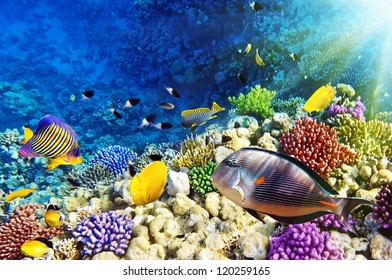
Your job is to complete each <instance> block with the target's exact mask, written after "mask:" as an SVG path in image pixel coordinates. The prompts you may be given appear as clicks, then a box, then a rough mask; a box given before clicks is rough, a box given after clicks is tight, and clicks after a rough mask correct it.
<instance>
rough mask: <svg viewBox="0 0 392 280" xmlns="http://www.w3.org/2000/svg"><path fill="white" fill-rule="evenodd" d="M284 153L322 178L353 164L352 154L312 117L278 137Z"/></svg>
mask: <svg viewBox="0 0 392 280" xmlns="http://www.w3.org/2000/svg"><path fill="white" fill-rule="evenodd" d="M280 145H281V147H282V148H283V150H284V151H285V152H286V153H287V154H289V155H293V156H294V157H295V158H297V159H299V160H300V161H302V162H303V163H305V164H306V165H308V166H309V167H310V168H312V169H313V170H314V171H316V172H317V173H318V174H320V175H321V176H322V177H323V178H327V177H328V174H329V173H330V172H331V171H332V170H334V169H335V168H338V167H340V166H341V165H342V164H343V163H346V164H352V163H353V162H354V160H355V153H354V152H352V151H351V150H350V149H349V148H348V147H347V146H344V145H342V144H339V143H338V139H337V137H336V131H335V129H333V128H330V127H329V126H328V125H326V124H324V123H317V121H316V120H313V119H312V118H309V117H307V118H304V119H300V120H297V121H296V122H295V125H294V127H293V128H292V129H291V130H290V131H289V132H287V133H285V134H283V135H282V137H281V138H280Z"/></svg>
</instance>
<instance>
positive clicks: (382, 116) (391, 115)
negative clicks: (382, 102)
mask: <svg viewBox="0 0 392 280" xmlns="http://www.w3.org/2000/svg"><path fill="white" fill-rule="evenodd" d="M374 119H375V120H379V121H383V122H388V123H392V112H380V113H378V114H377V115H375V116H374Z"/></svg>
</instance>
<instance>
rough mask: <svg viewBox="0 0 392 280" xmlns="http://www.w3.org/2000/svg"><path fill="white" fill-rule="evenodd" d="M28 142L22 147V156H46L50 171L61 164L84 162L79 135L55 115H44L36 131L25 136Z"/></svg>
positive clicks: (20, 152)
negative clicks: (81, 155)
mask: <svg viewBox="0 0 392 280" xmlns="http://www.w3.org/2000/svg"><path fill="white" fill-rule="evenodd" d="M24 140H25V141H26V143H25V144H24V145H23V146H22V147H21V148H20V150H19V154H20V156H21V157H41V156H42V157H46V158H48V166H47V168H46V171H50V170H53V169H55V168H56V167H58V166H59V165H68V164H78V163H81V162H82V158H81V157H80V150H79V144H78V135H77V134H76V133H75V131H74V130H73V128H72V127H71V126H69V125H68V124H67V123H65V122H64V121H62V120H60V119H58V118H56V117H55V116H53V115H46V116H44V117H43V118H42V119H41V120H40V121H39V122H38V125H37V129H36V131H35V132H34V133H33V134H32V135H31V133H28V134H27V135H26V133H25V136H24Z"/></svg>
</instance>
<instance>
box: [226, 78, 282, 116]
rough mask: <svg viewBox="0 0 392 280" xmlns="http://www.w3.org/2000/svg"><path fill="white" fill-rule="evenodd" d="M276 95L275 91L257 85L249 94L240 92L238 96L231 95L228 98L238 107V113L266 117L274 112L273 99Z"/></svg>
mask: <svg viewBox="0 0 392 280" xmlns="http://www.w3.org/2000/svg"><path fill="white" fill-rule="evenodd" d="M275 95H276V92H275V91H269V90H267V89H265V88H261V87H260V85H256V86H255V87H254V88H251V90H250V91H249V92H248V94H247V95H245V94H243V93H240V95H239V96H238V98H236V97H235V96H229V97H228V100H229V102H230V103H232V104H233V105H234V106H235V107H236V113H237V114H242V115H250V116H254V117H258V118H262V119H265V118H267V117H269V116H271V115H272V114H273V113H274V110H273V109H272V108H271V100H272V98H274V96H275Z"/></svg>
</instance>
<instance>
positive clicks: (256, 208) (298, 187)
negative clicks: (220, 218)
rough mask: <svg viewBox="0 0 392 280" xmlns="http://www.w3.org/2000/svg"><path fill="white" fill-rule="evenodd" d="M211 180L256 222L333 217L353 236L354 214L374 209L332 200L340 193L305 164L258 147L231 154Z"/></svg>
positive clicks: (362, 201) (351, 201) (353, 201)
mask: <svg viewBox="0 0 392 280" xmlns="http://www.w3.org/2000/svg"><path fill="white" fill-rule="evenodd" d="M211 180H212V184H213V185H214V186H215V187H216V188H217V189H218V190H219V192H220V193H222V194H223V195H225V196H226V197H227V198H229V199H230V200H232V201H233V202H235V203H236V204H238V205H240V206H241V207H243V208H245V209H246V210H247V211H248V212H249V213H251V214H252V215H253V216H255V217H256V218H259V219H260V217H259V213H263V214H267V215H269V216H271V217H272V218H274V219H275V220H277V221H280V222H283V223H289V224H298V223H305V222H308V221H311V220H313V219H315V218H318V217H320V216H323V215H325V214H328V213H334V214H335V215H337V216H338V217H339V218H340V220H341V221H342V222H343V224H344V225H345V226H346V227H347V228H348V229H350V230H351V231H352V232H354V230H353V229H352V227H351V226H350V224H349V222H348V216H349V214H350V212H351V211H352V210H353V209H354V208H355V207H357V206H359V205H361V204H367V205H374V204H373V203H372V202H371V201H368V200H365V199H359V198H343V197H333V196H332V195H337V194H338V193H337V192H336V191H335V190H334V189H333V188H332V187H331V186H330V185H329V184H328V183H327V182H326V181H325V180H324V179H323V178H321V176H320V175H318V174H317V173H316V172H315V171H313V170H312V169H311V168H310V167H308V166H307V165H305V164H304V163H302V162H301V161H299V160H297V159H295V158H293V157H291V156H288V155H284V154H279V153H276V152H272V151H268V150H264V149H259V148H243V149H240V150H238V151H236V152H234V153H232V154H231V155H229V156H228V157H227V158H226V159H224V160H223V161H222V162H221V163H220V164H219V165H218V166H217V167H216V169H215V171H214V173H213V174H212V176H211Z"/></svg>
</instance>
